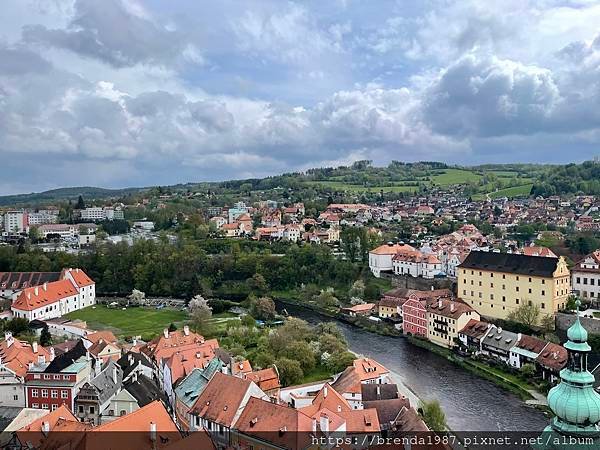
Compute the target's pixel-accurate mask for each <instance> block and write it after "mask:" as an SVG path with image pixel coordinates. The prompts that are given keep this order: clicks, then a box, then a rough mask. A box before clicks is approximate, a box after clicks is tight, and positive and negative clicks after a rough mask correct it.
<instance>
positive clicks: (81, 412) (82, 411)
mask: <svg viewBox="0 0 600 450" xmlns="http://www.w3.org/2000/svg"><path fill="white" fill-rule="evenodd" d="M77 411H79V414H83V413H84V410H83V405H79V406H78V407H77Z"/></svg>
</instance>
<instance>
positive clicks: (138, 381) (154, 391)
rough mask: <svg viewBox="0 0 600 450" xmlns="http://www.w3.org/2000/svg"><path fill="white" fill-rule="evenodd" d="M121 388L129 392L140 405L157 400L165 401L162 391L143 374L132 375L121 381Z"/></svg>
mask: <svg viewBox="0 0 600 450" xmlns="http://www.w3.org/2000/svg"><path fill="white" fill-rule="evenodd" d="M123 389H125V390H126V391H127V392H129V393H130V394H131V395H132V396H133V398H135V400H136V401H137V404H138V405H139V406H140V407H143V406H146V405H147V404H149V403H152V402H154V401H157V400H161V401H163V402H166V401H167V398H166V397H165V394H164V392H163V391H162V389H160V388H159V387H158V386H157V385H156V383H154V382H153V381H152V380H150V379H149V378H148V377H146V376H145V375H134V376H133V377H132V378H129V379H128V380H127V381H126V382H125V383H123Z"/></svg>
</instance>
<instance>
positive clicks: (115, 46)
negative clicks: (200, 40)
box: [23, 0, 192, 68]
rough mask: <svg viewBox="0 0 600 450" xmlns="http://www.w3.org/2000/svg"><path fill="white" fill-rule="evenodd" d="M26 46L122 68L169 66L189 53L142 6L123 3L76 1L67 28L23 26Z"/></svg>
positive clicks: (181, 41)
mask: <svg viewBox="0 0 600 450" xmlns="http://www.w3.org/2000/svg"><path fill="white" fill-rule="evenodd" d="M23 40H24V41H25V42H28V43H33V44H40V45H45V46H50V47H57V48H62V49H66V50H70V51H72V52H75V53H77V54H79V55H81V56H84V57H87V58H94V59H99V60H101V61H104V62H106V63H108V64H110V65H111V66H113V67H117V68H121V67H127V66H133V65H136V64H139V63H151V64H165V63H171V62H173V60H174V59H175V58H177V57H178V56H180V55H181V53H182V52H183V51H184V50H186V51H187V52H190V51H192V48H191V47H189V46H188V45H187V44H186V42H185V41H184V39H183V37H182V36H181V35H180V34H179V33H178V32H177V31H174V30H168V29H167V28H166V27H165V26H163V25H161V24H160V23H157V22H156V21H154V20H152V18H151V17H150V16H149V15H147V14H146V13H145V12H144V10H143V9H142V7H141V6H139V5H137V4H134V3H124V2H122V0H103V1H101V2H98V1H95V0H77V1H76V3H75V15H74V16H73V17H72V19H71V21H70V23H69V25H68V27H67V28H66V29H48V28H46V27H45V26H42V25H27V26H25V27H23Z"/></svg>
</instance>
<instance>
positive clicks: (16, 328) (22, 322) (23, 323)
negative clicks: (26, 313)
mask: <svg viewBox="0 0 600 450" xmlns="http://www.w3.org/2000/svg"><path fill="white" fill-rule="evenodd" d="M4 329H5V330H6V331H10V332H11V333H12V334H13V336H16V335H18V334H21V333H25V332H27V331H29V321H28V320H27V319H23V318H21V317H17V318H14V319H12V320H9V321H7V322H6V324H5V325H4Z"/></svg>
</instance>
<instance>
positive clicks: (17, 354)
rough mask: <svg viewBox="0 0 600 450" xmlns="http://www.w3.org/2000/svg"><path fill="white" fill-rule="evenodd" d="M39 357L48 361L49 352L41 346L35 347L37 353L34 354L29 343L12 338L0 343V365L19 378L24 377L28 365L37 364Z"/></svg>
mask: <svg viewBox="0 0 600 450" xmlns="http://www.w3.org/2000/svg"><path fill="white" fill-rule="evenodd" d="M9 344H10V345H9ZM40 356H43V357H44V359H45V361H46V362H49V361H50V352H49V351H48V350H46V349H45V348H44V347H42V346H41V345H38V346H37V353H34V352H33V347H32V346H31V345H30V344H29V343H27V342H25V341H20V340H18V339H15V338H13V337H12V336H9V339H8V340H4V341H2V342H0V364H2V365H3V366H5V367H6V368H8V369H9V370H11V371H12V372H13V373H14V374H16V375H17V376H19V377H24V376H25V374H26V373H27V369H28V367H29V363H37V362H38V358H39V357H40Z"/></svg>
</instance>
